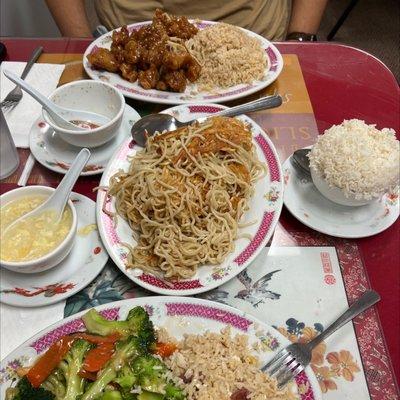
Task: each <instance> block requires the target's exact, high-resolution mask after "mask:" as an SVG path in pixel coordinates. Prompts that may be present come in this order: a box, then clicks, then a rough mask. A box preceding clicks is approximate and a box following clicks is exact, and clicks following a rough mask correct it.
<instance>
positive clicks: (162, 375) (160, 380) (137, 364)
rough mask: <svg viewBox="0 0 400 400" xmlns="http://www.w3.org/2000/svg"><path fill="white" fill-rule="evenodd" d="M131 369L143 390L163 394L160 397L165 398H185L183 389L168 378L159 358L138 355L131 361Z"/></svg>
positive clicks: (168, 399) (172, 399)
mask: <svg viewBox="0 0 400 400" xmlns="http://www.w3.org/2000/svg"><path fill="white" fill-rule="evenodd" d="M132 370H133V372H134V374H135V376H136V377H137V380H138V384H139V385H140V387H141V388H142V389H143V390H146V391H148V392H154V393H159V394H163V396H162V397H161V399H165V400H184V399H185V398H186V397H185V395H184V394H183V391H182V390H181V389H180V388H178V387H177V386H176V385H175V384H174V383H172V382H171V381H169V380H168V378H167V372H168V370H167V367H166V365H165V364H164V363H163V362H162V361H161V360H160V359H158V358H156V357H154V356H152V355H150V354H145V355H142V356H139V357H137V358H136V359H135V360H134V361H133V363H132ZM155 398H157V397H155ZM149 399H151V397H150V398H149ZM139 400H140V398H139Z"/></svg>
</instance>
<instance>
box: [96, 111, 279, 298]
mask: <svg viewBox="0 0 400 400" xmlns="http://www.w3.org/2000/svg"><path fill="white" fill-rule="evenodd" d="M185 107H187V108H190V107H207V108H208V109H212V108H213V109H214V111H212V112H216V111H217V110H222V109H226V108H228V107H226V106H223V105H220V104H209V103H205V104H201V103H198V104H197V103H196V104H181V105H178V106H175V107H171V108H169V109H166V110H164V111H163V113H168V112H171V111H174V110H179V109H182V108H185ZM189 112H191V111H189ZM246 118H247V119H248V120H250V121H251V124H252V127H254V128H256V130H257V131H258V132H260V135H258V136H257V137H253V142H256V139H257V138H258V137H260V136H261V138H262V140H263V141H264V142H263V144H265V145H266V146H267V147H268V149H269V151H270V156H272V157H273V160H271V163H274V166H275V168H276V171H275V173H276V175H277V179H273V176H270V178H271V179H270V181H269V185H270V186H269V189H270V188H271V187H272V188H274V187H278V194H279V195H278V197H277V198H276V201H275V203H274V207H273V208H271V210H272V211H266V210H265V209H263V212H264V215H263V217H262V218H260V221H259V225H258V229H257V231H256V232H255V233H254V236H253V239H252V241H250V243H249V244H248V245H247V247H246V248H245V249H244V250H243V251H242V252H241V253H240V254H239V255H238V256H236V258H235V259H234V260H232V263H233V264H235V266H234V268H235V269H234V270H232V269H231V270H230V271H229V273H227V274H226V276H224V277H222V278H221V279H216V280H214V281H213V282H211V283H210V282H208V283H206V284H204V285H203V284H201V283H200V280H199V279H196V278H195V277H194V278H192V279H191V280H181V281H179V282H178V283H177V285H178V287H175V288H171V287H170V285H171V284H170V283H169V282H168V283H165V282H164V281H163V280H161V279H158V278H156V277H154V275H152V274H148V273H142V274H141V275H140V276H133V275H132V273H130V272H132V271H130V272H128V270H127V268H126V266H125V264H124V263H123V262H122V261H121V258H120V257H119V256H118V255H117V254H116V251H115V250H114V248H113V245H112V243H110V242H113V241H115V242H117V240H118V238H117V234H116V232H114V233H113V234H112V236H113V237H112V238H110V236H109V234H107V232H106V230H107V229H106V227H105V223H104V221H103V216H104V214H105V213H104V212H103V210H102V208H103V203H104V201H105V197H106V194H105V192H104V191H101V190H99V191H98V195H97V201H96V215H97V225H98V227H99V232H100V236H101V238H102V240H103V244H104V246H105V247H106V249H107V252H108V254H109V255H110V257H111V258H112V259H113V261H114V263H115V264H116V265H117V267H118V268H119V269H120V270H121V271H122V272H123V273H124V274H125V275H126V276H127V277H128V278H129V279H130V280H132V281H133V282H135V283H136V284H138V285H140V286H142V287H143V288H145V289H148V290H150V291H152V292H155V293H159V294H163V295H177V296H179V295H184V296H187V295H194V294H199V293H203V292H206V291H209V290H212V289H214V288H216V287H218V286H220V285H222V284H224V283H225V282H227V281H229V280H230V279H233V278H234V277H235V276H236V275H238V274H239V273H240V272H241V271H243V270H244V269H245V268H247V266H248V265H249V264H250V263H251V262H252V261H253V260H254V259H255V257H256V256H257V255H258V254H259V252H260V251H261V250H262V248H263V247H265V245H266V244H267V243H268V241H269V239H270V238H271V237H272V235H273V233H274V231H275V228H276V225H277V223H278V220H279V217H280V214H281V211H282V207H283V190H284V185H283V174H282V168H281V164H280V161H279V156H278V153H277V151H276V149H275V146H274V145H273V143H272V141H271V140H270V138H269V137H268V135H267V134H266V133H265V131H264V130H263V129H262V128H261V127H260V126H259V125H258V124H257V123H255V122H254V121H253V120H252V119H250V118H249V117H247V116H246ZM130 142H131V141H130V140H127V141H125V142H124V143H123V144H122V145H121V146H120V148H119V149H117V150H116V152H115V153H114V154H113V156H112V157H111V159H110V161H109V163H108V165H107V167H106V168H105V171H104V173H103V175H102V177H101V180H100V184H99V186H106V185H107V184H108V174H109V170H110V168H111V165H112V164H113V163H114V162H115V160H116V159H117V158H118V156H119V155H120V153H121V152H122V151H124V153H123V155H124V156H126V154H125V150H124V149H126V148H128V147H129V143H130ZM257 144H258V146H259V147H260V148H261V147H262V145H260V144H259V143H257ZM261 151H263V150H261ZM126 152H127V151H126ZM265 158H267V157H266V156H265ZM268 167H269V171H270V174H271V168H270V164H269V165H268ZM272 184H273V185H272ZM106 217H107V218H108V219H109V218H110V217H109V216H107V215H106ZM104 218H105V217H104ZM114 231H115V229H114ZM254 242H256V243H257V244H255V245H254ZM253 245H254V246H256V248H255V249H254V250H253V249H252V246H253ZM246 251H247V253H246ZM244 253H245V254H244ZM241 256H243V257H242V258H240V259H239V257H241ZM215 267H217V266H215ZM210 275H211V274H210ZM140 278H141V279H140ZM156 281H157V282H156ZM151 282H156V283H157V284H158V285H163V286H164V287H160V286H157V285H156V284H155V283H151ZM185 282H186V283H185ZM185 286H186V287H185ZM187 286H189V287H187ZM190 286H192V287H190Z"/></svg>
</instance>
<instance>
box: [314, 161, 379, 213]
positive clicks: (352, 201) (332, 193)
mask: <svg viewBox="0 0 400 400" xmlns="http://www.w3.org/2000/svg"><path fill="white" fill-rule="evenodd" d="M310 171H311V178H312V180H313V183H314V185H315V187H316V188H317V189H318V190H319V191H320V193H321V194H322V195H323V196H324V197H326V198H327V199H328V200H330V201H332V202H334V203H337V204H341V205H342V206H349V207H358V206H365V205H366V204H370V203H372V202H374V201H376V199H374V198H373V199H370V200H365V199H360V200H358V199H356V198H355V196H354V195H350V196H349V197H346V196H345V195H344V192H343V190H342V189H340V188H338V187H331V186H329V185H328V183H327V182H326V180H325V179H324V178H322V176H321V175H320V174H319V173H318V172H316V171H314V168H310Z"/></svg>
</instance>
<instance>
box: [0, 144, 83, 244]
mask: <svg viewBox="0 0 400 400" xmlns="http://www.w3.org/2000/svg"><path fill="white" fill-rule="evenodd" d="M89 157H90V151H89V150H88V149H86V148H84V149H82V150H81V151H80V152H79V153H78V155H77V156H76V158H75V160H74V162H73V163H72V165H71V167H70V169H69V170H68V172H67V173H66V174H65V176H64V178H63V179H62V181H61V182H60V184H59V185H58V186H57V189H56V190H55V191H54V192H53V193H52V195H51V196H50V197H49V198H48V199H47V200H46V201H45V202H44V203H43V204H41V205H40V206H39V207H37V208H35V209H34V210H32V211H30V212H28V213H27V214H25V215H23V216H22V217H19V218H18V219H16V220H15V221H14V222H13V223H11V224H10V225H8V226H7V227H6V228H5V229H4V231H3V233H2V236H4V235H5V234H6V233H7V231H8V230H9V229H10V228H12V227H14V226H16V225H17V224H19V223H21V222H23V221H24V220H25V219H27V218H32V217H35V216H37V215H39V214H43V213H44V212H45V211H54V212H55V216H54V220H53V221H54V223H55V224H57V223H58V222H59V221H60V220H61V218H62V214H63V212H64V208H65V205H66V204H67V202H68V199H69V196H70V194H71V191H72V188H73V187H74V185H75V182H76V181H77V179H78V178H79V175H80V174H81V172H82V169H83V167H84V166H85V165H86V163H87V162H88V160H89Z"/></svg>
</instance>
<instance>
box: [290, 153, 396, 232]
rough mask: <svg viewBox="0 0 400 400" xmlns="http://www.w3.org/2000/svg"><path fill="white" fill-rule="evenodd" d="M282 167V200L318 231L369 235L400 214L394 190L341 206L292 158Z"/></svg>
mask: <svg viewBox="0 0 400 400" xmlns="http://www.w3.org/2000/svg"><path fill="white" fill-rule="evenodd" d="M282 169H283V179H284V184H285V190H284V196H283V203H284V204H285V206H286V208H287V209H288V210H289V211H290V213H291V214H292V215H293V216H294V217H295V218H297V219H298V220H299V221H300V222H302V223H303V224H304V225H306V226H308V227H310V228H312V229H314V230H316V231H318V232H321V233H324V234H326V235H331V236H335V237H340V238H347V239H358V238H363V237H369V236H373V235H376V234H377V233H380V232H382V231H384V230H386V229H387V228H389V227H390V226H391V225H392V224H393V223H394V222H396V220H397V218H398V216H399V212H400V205H399V195H398V194H397V193H387V194H385V195H383V196H382V197H381V198H380V199H376V200H375V201H373V202H371V203H369V204H367V205H364V206H361V207H351V206H350V207H349V206H344V205H340V204H337V203H334V202H332V201H330V200H328V199H327V198H326V197H325V196H323V195H322V194H321V193H320V191H319V190H318V189H317V188H316V186H315V185H314V183H313V181H312V180H311V177H310V176H309V175H305V174H302V173H301V172H299V171H298V170H297V169H296V168H295V167H294V166H293V165H292V162H291V157H289V158H288V159H287V160H286V161H285V162H284V163H283V166H282Z"/></svg>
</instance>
